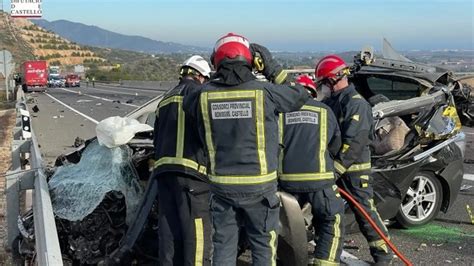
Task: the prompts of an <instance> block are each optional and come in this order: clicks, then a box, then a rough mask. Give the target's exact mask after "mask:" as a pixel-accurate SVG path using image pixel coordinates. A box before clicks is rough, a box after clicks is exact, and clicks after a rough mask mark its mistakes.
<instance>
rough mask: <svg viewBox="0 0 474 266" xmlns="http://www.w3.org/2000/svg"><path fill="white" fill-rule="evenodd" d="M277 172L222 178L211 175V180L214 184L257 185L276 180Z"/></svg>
mask: <svg viewBox="0 0 474 266" xmlns="http://www.w3.org/2000/svg"><path fill="white" fill-rule="evenodd" d="M276 177H277V174H276V172H272V173H269V174H266V175H249V176H245V175H244V176H233V175H232V176H221V175H209V180H210V181H211V182H213V183H218V184H229V185H255V184H262V183H266V182H270V181H272V180H274V179H276Z"/></svg>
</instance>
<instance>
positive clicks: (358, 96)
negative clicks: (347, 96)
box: [352, 94, 362, 99]
mask: <svg viewBox="0 0 474 266" xmlns="http://www.w3.org/2000/svg"><path fill="white" fill-rule="evenodd" d="M352 99H362V96H360V94H356V95H354V96H352Z"/></svg>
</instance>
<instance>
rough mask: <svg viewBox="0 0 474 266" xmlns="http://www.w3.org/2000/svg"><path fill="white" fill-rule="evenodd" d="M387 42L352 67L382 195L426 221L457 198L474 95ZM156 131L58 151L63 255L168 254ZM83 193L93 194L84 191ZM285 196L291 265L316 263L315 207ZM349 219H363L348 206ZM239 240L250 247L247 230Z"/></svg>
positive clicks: (402, 218) (389, 211)
mask: <svg viewBox="0 0 474 266" xmlns="http://www.w3.org/2000/svg"><path fill="white" fill-rule="evenodd" d="M384 50H385V51H384V56H383V57H380V58H374V56H373V52H372V51H371V50H364V51H362V52H361V53H360V54H359V55H358V56H357V57H356V59H355V64H354V65H353V67H352V77H351V79H352V82H354V83H355V84H357V85H359V87H363V88H365V89H364V90H363V91H360V93H361V95H363V96H364V97H365V98H366V99H367V100H368V101H369V102H370V103H371V104H372V105H373V117H374V120H375V125H374V127H375V131H376V136H375V143H376V145H374V147H373V156H372V167H373V169H372V174H373V182H374V189H375V202H376V205H377V208H378V210H379V212H380V215H381V216H382V218H383V219H386V220H395V221H397V222H398V223H399V224H401V225H402V226H404V227H410V226H417V225H422V224H426V223H428V222H430V221H432V220H433V219H434V218H435V217H436V215H437V214H438V212H439V211H443V212H446V211H447V210H448V209H449V207H450V206H452V204H453V202H454V201H455V200H456V197H457V194H458V191H459V189H460V186H461V181H462V178H463V153H464V145H465V141H464V139H465V137H464V134H463V133H462V131H461V119H462V121H471V120H472V114H473V113H472V102H471V101H472V99H470V98H469V93H467V94H466V92H464V91H463V88H462V86H461V85H460V83H459V81H457V80H456V79H455V78H454V77H453V76H452V74H451V73H449V72H447V71H440V70H439V69H436V68H432V67H430V66H426V65H421V64H416V63H413V62H411V61H409V60H407V59H406V58H403V57H401V56H400V55H398V54H396V53H395V52H394V51H393V49H391V47H390V46H389V45H388V43H387V47H385V49H384ZM161 99H162V96H159V97H156V98H154V99H152V100H151V101H150V102H148V103H146V104H145V105H143V106H142V107H140V108H138V109H137V110H135V111H133V112H131V113H130V114H129V115H128V117H129V118H133V119H136V120H138V121H139V122H141V123H144V124H148V125H153V123H154V119H155V114H154V111H155V109H156V106H157V104H158V102H159V101H160V100H161ZM458 103H460V104H458ZM469 116H470V118H469ZM460 117H461V119H460ZM463 117H464V118H463ZM152 139H153V132H152V131H147V132H142V133H138V134H136V135H135V137H134V138H133V139H132V140H131V141H130V142H128V143H127V144H126V145H122V146H120V147H117V149H114V150H113V151H112V150H110V149H108V148H106V147H103V146H100V145H98V143H97V140H96V139H91V140H87V141H86V142H85V144H84V145H82V146H81V147H79V149H78V150H77V151H75V152H73V153H71V154H68V155H64V156H60V157H58V159H57V161H56V165H55V168H54V169H53V170H52V171H51V173H50V179H49V182H50V190H51V191H50V192H51V198H52V202H53V209H54V211H55V215H56V228H57V231H58V235H59V240H60V246H61V251H62V256H63V261H65V262H67V263H68V264H75V265H90V264H92V265H96V264H105V265H109V264H112V265H113V264H157V263H158V262H159V258H158V255H157V254H158V246H157V243H158V241H157V240H156V237H157V231H158V230H159V228H158V226H157V224H158V223H157V215H158V212H159V210H158V208H157V206H158V204H157V202H156V200H155V198H156V197H155V196H156V193H157V182H155V180H153V179H150V178H149V177H150V172H151V168H150V165H152V164H151V163H150V160H151V159H152V158H153V143H152ZM68 171H69V172H68ZM61 174H62V178H60V179H58V178H57V176H58V175H61ZM70 177H75V179H70ZM77 190H79V191H80V192H78V191H77ZM78 194H81V195H83V196H84V195H87V197H86V198H87V200H77V199H75V198H74V196H73V195H78ZM280 198H281V202H282V204H281V207H282V208H281V212H280V223H281V230H280V233H279V241H278V243H279V245H278V259H279V261H280V263H281V264H282V265H307V262H308V239H309V238H308V236H310V235H311V231H312V228H311V227H310V226H309V225H310V224H311V223H310V221H311V213H310V212H309V210H310V208H308V206H300V205H299V204H298V202H297V201H296V200H295V199H294V198H293V197H292V196H291V195H289V194H287V193H284V192H280ZM345 222H346V225H347V226H348V227H353V226H354V225H355V223H354V219H353V216H352V215H351V214H350V209H349V208H347V215H346V219H345ZM18 224H19V227H20V232H21V236H20V237H19V239H18V241H17V242H16V246H15V247H14V249H15V250H17V251H18V253H19V255H21V256H22V257H23V258H24V259H26V260H29V259H31V257H32V256H34V234H32V231H33V230H34V227H33V221H32V215H31V213H26V214H25V215H23V216H22V217H21V218H20V219H19V223H18ZM240 248H241V252H243V251H244V250H245V248H246V243H245V239H243V238H242V239H241V243H240Z"/></svg>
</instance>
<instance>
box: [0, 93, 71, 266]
mask: <svg viewBox="0 0 474 266" xmlns="http://www.w3.org/2000/svg"><path fill="white" fill-rule="evenodd" d="M16 109H17V119H16V126H15V128H14V131H13V132H14V134H13V144H12V169H11V171H8V172H7V179H6V186H7V190H6V193H7V195H6V196H7V231H8V241H7V245H8V249H11V248H12V247H13V244H14V243H15V241H14V240H15V239H16V238H17V237H18V235H19V229H18V219H19V216H20V214H21V213H20V212H21V210H20V193H21V192H22V191H24V190H28V189H33V219H34V231H35V251H36V264H37V265H51V266H52V265H54V266H56V265H63V262H62V256H61V249H60V247H59V239H58V233H57V230H56V223H55V220H54V214H53V207H52V204H51V198H50V195H49V188H48V183H47V181H46V175H45V173H44V171H43V160H42V158H41V153H40V150H39V148H38V141H37V139H36V136H35V135H34V132H33V130H32V128H31V123H30V119H29V112H28V110H27V106H26V99H25V96H24V94H23V91H22V90H18V94H17V103H16ZM29 132H31V134H28V133H29ZM26 154H29V156H30V158H29V166H30V169H24V166H22V159H21V158H22V157H23V156H24V155H26Z"/></svg>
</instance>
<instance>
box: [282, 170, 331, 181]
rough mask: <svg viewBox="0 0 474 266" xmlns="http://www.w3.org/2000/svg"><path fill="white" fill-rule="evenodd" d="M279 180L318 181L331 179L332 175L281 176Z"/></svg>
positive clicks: (328, 173)
mask: <svg viewBox="0 0 474 266" xmlns="http://www.w3.org/2000/svg"><path fill="white" fill-rule="evenodd" d="M279 178H280V180H282V181H318V180H327V179H333V178H334V173H333V172H326V173H306V174H281V175H280V177H279Z"/></svg>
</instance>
